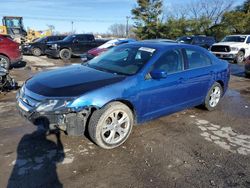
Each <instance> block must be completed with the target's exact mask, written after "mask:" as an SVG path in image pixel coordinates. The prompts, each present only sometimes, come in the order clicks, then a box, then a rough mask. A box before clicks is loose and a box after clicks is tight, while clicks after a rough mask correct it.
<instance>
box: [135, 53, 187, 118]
mask: <svg viewBox="0 0 250 188" xmlns="http://www.w3.org/2000/svg"><path fill="white" fill-rule="evenodd" d="M152 70H163V71H165V72H166V73H167V77H166V78H162V79H153V78H151V77H150V74H147V75H146V77H145V80H144V82H143V83H141V86H140V88H141V89H140V94H139V98H140V104H141V106H143V107H142V108H140V109H141V110H140V112H139V116H141V117H142V118H143V119H145V120H150V119H153V118H156V117H159V116H161V115H164V114H169V113H172V112H175V111H178V110H180V109H181V108H182V106H183V105H184V103H185V101H186V92H187V88H186V87H185V84H184V83H183V81H184V77H183V72H184V58H183V54H182V51H181V49H176V50H170V51H167V52H165V53H164V54H163V55H162V56H161V57H160V58H159V59H158V60H157V61H156V62H155V63H154V65H153V66H152V67H151V69H150V70H149V73H150V72H151V71H152Z"/></svg>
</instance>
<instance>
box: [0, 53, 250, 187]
mask: <svg viewBox="0 0 250 188" xmlns="http://www.w3.org/2000/svg"><path fill="white" fill-rule="evenodd" d="M24 61H25V62H27V64H26V67H24V68H21V65H18V66H20V67H19V68H15V69H13V70H12V71H11V74H12V75H13V76H14V77H15V79H16V80H18V82H19V84H21V83H23V81H24V80H25V79H27V78H29V77H31V76H32V75H34V74H36V73H37V72H39V71H42V70H45V69H47V70H48V69H55V68H57V67H60V66H65V65H69V64H70V63H79V62H80V60H79V59H78V58H74V59H73V61H71V62H62V61H61V60H58V59H47V58H46V57H39V58H38V57H32V56H24ZM18 66H17V67H18ZM231 68H232V74H233V75H232V77H231V81H230V87H229V90H228V92H227V93H226V95H225V97H224V98H223V100H222V101H221V103H220V105H219V106H218V109H217V110H216V111H213V112H208V111H205V110H203V109H200V108H191V109H188V110H184V111H181V112H179V113H175V114H172V115H170V116H165V117H162V118H160V119H157V120H154V121H150V122H148V123H145V124H144V125H142V126H138V127H134V129H133V131H132V134H131V135H130V138H129V139H128V140H127V142H126V143H124V144H123V145H122V146H121V147H119V148H116V149H113V150H103V149H101V148H99V147H97V146H96V145H94V144H93V143H92V142H91V141H90V140H89V139H88V138H85V137H69V136H66V135H64V134H61V135H60V136H57V137H56V136H55V135H44V134H43V133H41V132H40V131H39V130H36V128H35V127H34V126H33V125H32V124H31V123H29V122H28V121H26V120H24V119H23V118H21V117H20V116H19V115H18V113H17V110H16V108H15V94H16V92H15V91H12V92H9V93H1V94H0V169H1V171H0V187H11V188H12V187H24V188H28V187H91V188H92V187H98V188H106V187H150V188H151V187H250V121H249V120H250V79H247V78H245V77H244V73H243V68H242V67H241V66H238V65H232V67H231Z"/></svg>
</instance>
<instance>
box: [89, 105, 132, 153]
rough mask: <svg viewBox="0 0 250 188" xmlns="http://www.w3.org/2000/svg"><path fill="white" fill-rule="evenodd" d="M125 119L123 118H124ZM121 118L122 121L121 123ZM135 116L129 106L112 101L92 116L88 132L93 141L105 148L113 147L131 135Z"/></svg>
mask: <svg viewBox="0 0 250 188" xmlns="http://www.w3.org/2000/svg"><path fill="white" fill-rule="evenodd" d="M122 119H123V120H122ZM119 120H120V121H122V122H120V123H119ZM133 123H134V116H133V113H132V112H131V110H130V109H129V107H128V106H126V105H124V104H123V103H121V102H112V103H109V104H108V105H106V106H105V107H104V108H102V109H100V110H96V111H94V112H93V114H92V116H91V117H90V121H89V125H88V132H89V136H90V138H91V139H92V141H93V142H95V143H96V144H97V145H98V146H100V147H101V148H103V149H113V148H115V147H118V146H120V145H121V144H123V143H124V142H125V141H126V140H127V138H128V137H129V135H130V133H131V131H132V127H133Z"/></svg>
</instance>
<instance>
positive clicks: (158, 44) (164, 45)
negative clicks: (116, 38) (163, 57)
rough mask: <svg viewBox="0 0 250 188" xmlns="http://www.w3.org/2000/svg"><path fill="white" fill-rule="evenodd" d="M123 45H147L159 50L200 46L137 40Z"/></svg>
mask: <svg viewBox="0 0 250 188" xmlns="http://www.w3.org/2000/svg"><path fill="white" fill-rule="evenodd" d="M124 45H129V46H141V47H148V48H154V49H159V50H165V49H167V48H170V49H171V48H173V47H180V46H182V47H191V48H197V49H198V48H199V49H200V48H201V47H198V46H194V45H190V44H182V43H171V42H169V43H168V42H155V41H138V42H132V43H127V44H124Z"/></svg>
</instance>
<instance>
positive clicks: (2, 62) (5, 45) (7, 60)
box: [0, 35, 22, 70]
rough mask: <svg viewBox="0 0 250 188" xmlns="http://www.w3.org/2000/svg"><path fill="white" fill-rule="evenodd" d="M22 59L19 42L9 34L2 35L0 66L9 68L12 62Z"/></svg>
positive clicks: (0, 37)
mask: <svg viewBox="0 0 250 188" xmlns="http://www.w3.org/2000/svg"><path fill="white" fill-rule="evenodd" d="M21 59H22V54H21V50H20V48H19V44H18V43H16V42H14V41H13V40H12V39H11V38H10V37H9V36H6V35H0V66H1V67H3V68H5V69H6V70H9V68H10V65H11V64H12V63H16V62H18V61H20V60H21Z"/></svg>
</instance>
